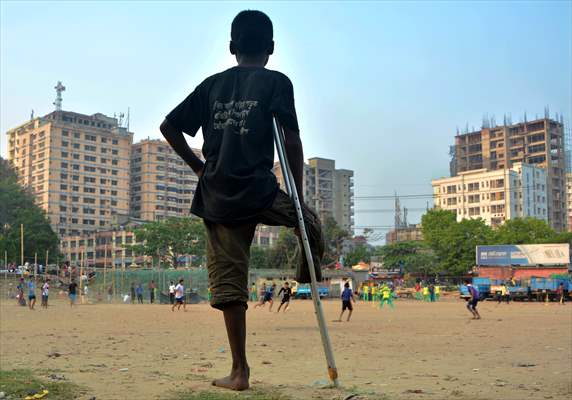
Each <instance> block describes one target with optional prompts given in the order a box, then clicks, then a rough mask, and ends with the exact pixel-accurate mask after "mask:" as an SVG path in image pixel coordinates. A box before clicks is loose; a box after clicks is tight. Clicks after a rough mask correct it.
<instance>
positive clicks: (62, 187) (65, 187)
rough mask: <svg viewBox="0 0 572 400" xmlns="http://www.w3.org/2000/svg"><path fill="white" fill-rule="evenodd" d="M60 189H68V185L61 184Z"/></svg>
mask: <svg viewBox="0 0 572 400" xmlns="http://www.w3.org/2000/svg"><path fill="white" fill-rule="evenodd" d="M60 190H68V185H60Z"/></svg>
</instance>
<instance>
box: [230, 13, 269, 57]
mask: <svg viewBox="0 0 572 400" xmlns="http://www.w3.org/2000/svg"><path fill="white" fill-rule="evenodd" d="M273 34H274V33H273V28H272V21H271V20H270V18H268V15H266V14H264V13H263V12H262V11H256V10H245V11H241V12H239V13H238V15H237V16H236V17H234V20H233V21H232V25H231V28H230V38H231V41H232V43H233V44H234V47H235V49H236V51H237V52H238V53H241V54H245V55H249V56H254V55H259V54H262V53H264V52H266V51H267V50H268V49H270V48H271V46H272V37H273Z"/></svg>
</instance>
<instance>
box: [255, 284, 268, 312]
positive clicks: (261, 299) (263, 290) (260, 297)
mask: <svg viewBox="0 0 572 400" xmlns="http://www.w3.org/2000/svg"><path fill="white" fill-rule="evenodd" d="M265 303H266V282H264V283H263V284H262V286H261V287H260V293H259V294H258V303H256V305H255V306H254V308H258V307H264V304H265Z"/></svg>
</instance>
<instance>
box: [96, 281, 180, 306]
mask: <svg viewBox="0 0 572 400" xmlns="http://www.w3.org/2000/svg"><path fill="white" fill-rule="evenodd" d="M171 283H172V282H171ZM147 290H148V292H149V303H151V304H153V303H155V294H156V290H157V284H156V283H155V281H154V280H152V281H151V282H149V284H148V285H147ZM143 293H144V290H143V285H142V284H141V283H138V284H137V286H135V284H134V283H133V282H131V286H130V287H129V294H130V296H129V299H127V300H128V301H131V303H132V304H134V303H135V301H137V302H138V303H139V304H143ZM112 298H113V286H109V287H108V288H107V299H108V301H109V302H111V300H112Z"/></svg>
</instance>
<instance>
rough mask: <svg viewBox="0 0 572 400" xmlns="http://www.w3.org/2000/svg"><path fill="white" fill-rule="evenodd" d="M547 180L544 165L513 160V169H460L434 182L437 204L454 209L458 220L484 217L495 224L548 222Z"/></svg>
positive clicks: (446, 208) (434, 194) (438, 206)
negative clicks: (513, 220) (515, 220)
mask: <svg viewBox="0 0 572 400" xmlns="http://www.w3.org/2000/svg"><path fill="white" fill-rule="evenodd" d="M547 181H548V177H547V173H546V170H545V169H544V168H540V167H536V166H533V165H530V164H524V163H514V164H513V166H512V168H510V169H508V168H507V169H502V170H496V171H487V170H486V169H480V170H472V171H467V172H461V173H459V174H458V175H457V176H454V177H451V178H442V179H435V180H433V181H432V185H433V196H434V201H435V207H437V208H441V209H445V210H451V211H454V212H455V213H456V215H457V221H461V220H462V219H465V218H467V219H468V218H482V219H483V220H484V221H485V222H486V223H487V224H488V225H490V226H493V227H495V226H498V225H500V224H502V223H503V222H504V221H506V220H508V219H511V218H518V217H522V218H524V217H533V218H538V219H541V220H545V221H548V203H547V202H548V193H547V190H548V183H547Z"/></svg>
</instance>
